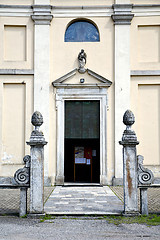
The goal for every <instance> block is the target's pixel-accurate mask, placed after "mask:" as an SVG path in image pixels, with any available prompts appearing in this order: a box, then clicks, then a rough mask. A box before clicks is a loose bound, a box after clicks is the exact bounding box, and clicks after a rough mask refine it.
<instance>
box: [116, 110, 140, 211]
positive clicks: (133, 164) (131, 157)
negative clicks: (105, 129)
mask: <svg viewBox="0 0 160 240" xmlns="http://www.w3.org/2000/svg"><path fill="white" fill-rule="evenodd" d="M134 122H135V118H134V115H133V113H132V112H131V111H130V110H127V111H126V112H125V114H124V116H123V123H124V124H125V125H126V126H127V127H126V130H125V131H124V133H123V136H122V141H120V142H119V143H120V144H121V145H123V186H124V214H138V194H137V187H138V183H137V153H136V145H138V144H139V142H138V141H137V137H136V134H135V132H134V131H133V130H132V129H131V126H132V124H133V123H134Z"/></svg>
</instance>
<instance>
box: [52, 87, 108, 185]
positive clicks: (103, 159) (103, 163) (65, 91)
mask: <svg viewBox="0 0 160 240" xmlns="http://www.w3.org/2000/svg"><path fill="white" fill-rule="evenodd" d="M66 100H67V101H72V100H73V101H74V100H81V101H83V100H88V101H92V100H93V101H94V100H98V101H100V184H101V185H107V183H108V181H107V103H108V100H107V88H106V87H103V88H100V87H98V86H97V85H96V84H95V85H93V86H89V87H87V86H85V85H80V86H77V85H76V86H74V85H71V84H70V86H66V85H65V86H62V85H61V87H58V88H57V89H56V109H57V118H56V121H57V122H56V124H57V125H56V126H57V127H56V129H57V136H56V138H57V139H56V151H57V153H56V158H57V164H56V168H57V169H56V185H63V184H64V131H65V129H64V123H65V101H66Z"/></svg>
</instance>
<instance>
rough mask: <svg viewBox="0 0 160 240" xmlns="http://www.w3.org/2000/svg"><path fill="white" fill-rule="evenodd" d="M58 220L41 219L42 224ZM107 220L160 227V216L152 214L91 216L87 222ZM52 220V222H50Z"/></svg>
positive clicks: (48, 217)
mask: <svg viewBox="0 0 160 240" xmlns="http://www.w3.org/2000/svg"><path fill="white" fill-rule="evenodd" d="M56 218H57V219H58V218H59V217H56V216H52V215H45V216H44V217H42V218H41V219H40V222H45V221H46V220H47V223H53V221H52V220H54V219H56ZM61 219H72V220H80V219H81V220H86V219H87V217H86V216H84V217H74V216H72V217H71V216H70V217H69V216H61ZM94 219H96V220H98V219H99V220H106V221H107V222H108V223H111V224H115V225H119V224H123V223H124V224H133V223H138V224H145V225H147V226H158V225H160V215H157V214H150V215H148V216H142V215H141V216H134V217H126V216H101V217H98V216H92V217H91V216H90V217H89V218H88V219H87V220H94ZM49 220H51V221H49Z"/></svg>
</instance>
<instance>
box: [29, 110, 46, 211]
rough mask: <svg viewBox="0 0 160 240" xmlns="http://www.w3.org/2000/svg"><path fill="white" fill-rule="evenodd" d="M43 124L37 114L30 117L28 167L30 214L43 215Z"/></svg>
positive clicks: (44, 143)
mask: <svg viewBox="0 0 160 240" xmlns="http://www.w3.org/2000/svg"><path fill="white" fill-rule="evenodd" d="M42 123H43V117H42V115H41V114H40V113H39V112H35V113H34V114H33V116H32V124H33V125H34V126H35V130H33V131H32V133H31V137H30V141H29V142H27V144H28V145H30V146H31V150H30V155H31V167H30V213H43V211H44V145H46V144H47V142H46V141H45V139H44V136H43V133H42V132H40V131H39V126H41V125H42Z"/></svg>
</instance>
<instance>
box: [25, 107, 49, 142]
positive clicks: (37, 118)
mask: <svg viewBox="0 0 160 240" xmlns="http://www.w3.org/2000/svg"><path fill="white" fill-rule="evenodd" d="M31 123H32V124H33V125H34V126H35V129H34V130H33V131H32V133H31V137H30V141H29V142H27V144H28V145H30V146H43V145H46V144H47V142H46V141H45V138H44V135H43V133H42V132H40V131H39V127H40V126H41V125H42V124H43V116H42V114H41V113H40V112H38V111H36V112H34V113H33V115H32V119H31Z"/></svg>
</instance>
